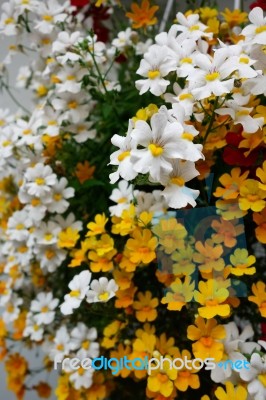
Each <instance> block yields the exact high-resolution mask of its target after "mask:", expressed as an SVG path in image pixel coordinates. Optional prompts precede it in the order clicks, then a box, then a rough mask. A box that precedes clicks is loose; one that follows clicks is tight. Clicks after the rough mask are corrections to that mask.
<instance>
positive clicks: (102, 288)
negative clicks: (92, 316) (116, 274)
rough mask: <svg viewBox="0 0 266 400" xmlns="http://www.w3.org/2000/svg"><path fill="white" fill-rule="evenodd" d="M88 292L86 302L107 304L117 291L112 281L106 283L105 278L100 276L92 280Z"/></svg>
mask: <svg viewBox="0 0 266 400" xmlns="http://www.w3.org/2000/svg"><path fill="white" fill-rule="evenodd" d="M90 287H91V288H90V290H89V291H88V292H87V302H88V303H97V302H104V303H105V302H107V301H108V300H110V299H111V298H112V297H114V296H115V292H116V291H117V290H118V286H117V284H116V283H115V280H114V279H111V280H110V281H108V279H107V278H105V277H104V276H102V277H101V278H99V280H98V279H94V280H93V281H92V282H91V285H90Z"/></svg>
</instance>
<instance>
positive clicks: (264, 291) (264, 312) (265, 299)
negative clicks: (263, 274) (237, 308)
mask: <svg viewBox="0 0 266 400" xmlns="http://www.w3.org/2000/svg"><path fill="white" fill-rule="evenodd" d="M251 289H252V293H253V294H254V296H249V297H248V299H249V301H252V303H255V304H257V306H258V307H259V312H260V314H261V316H262V317H264V318H266V285H265V283H264V282H262V281H258V282H257V284H255V283H253V285H252V288H251Z"/></svg>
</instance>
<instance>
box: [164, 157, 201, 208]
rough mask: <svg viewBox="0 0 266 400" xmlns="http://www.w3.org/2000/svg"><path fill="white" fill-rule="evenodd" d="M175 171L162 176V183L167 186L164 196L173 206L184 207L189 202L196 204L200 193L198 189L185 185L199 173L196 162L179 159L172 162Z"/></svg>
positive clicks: (169, 204) (170, 205)
mask: <svg viewBox="0 0 266 400" xmlns="http://www.w3.org/2000/svg"><path fill="white" fill-rule="evenodd" d="M172 165H173V171H172V172H171V173H170V174H169V175H165V176H164V177H162V180H161V183H162V184H163V185H164V186H165V189H164V190H163V191H162V196H163V197H164V198H165V201H166V203H167V204H168V206H169V207H172V208H183V207H186V206H187V205H188V204H190V205H192V206H193V207H195V206H196V202H195V199H196V198H197V197H198V195H199V191H198V190H193V189H190V188H188V187H187V186H185V183H186V182H188V181H190V180H191V179H193V178H195V177H196V176H198V175H199V172H198V171H197V170H196V168H195V164H194V163H193V162H190V161H183V160H177V161H173V162H172Z"/></svg>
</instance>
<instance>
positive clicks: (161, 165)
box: [131, 110, 202, 182]
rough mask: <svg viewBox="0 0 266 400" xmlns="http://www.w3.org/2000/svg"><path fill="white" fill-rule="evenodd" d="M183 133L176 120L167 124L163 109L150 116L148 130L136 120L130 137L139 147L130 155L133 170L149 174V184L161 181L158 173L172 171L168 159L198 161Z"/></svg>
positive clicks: (160, 174)
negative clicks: (150, 181)
mask: <svg viewBox="0 0 266 400" xmlns="http://www.w3.org/2000/svg"><path fill="white" fill-rule="evenodd" d="M183 133H184V128H183V126H182V125H181V124H180V123H179V122H177V121H175V122H169V121H168V119H167V112H164V111H163V110H162V112H159V113H157V114H154V115H153V116H152V117H151V128H150V126H149V125H148V124H147V122H145V121H137V122H136V125H135V129H134V130H133V131H132V134H131V136H132V139H133V140H134V141H135V142H136V143H137V144H138V145H140V146H142V148H141V149H136V150H132V152H131V154H132V156H131V160H132V163H133V168H134V170H135V171H137V172H140V173H142V174H146V173H149V174H150V179H151V180H152V181H154V182H161V176H162V174H169V173H170V172H171V171H172V169H173V167H172V164H171V160H175V159H185V160H191V161H196V160H198V159H199V158H201V157H202V155H201V153H199V151H198V149H197V147H196V146H195V147H193V146H194V145H193V144H192V143H191V142H190V141H189V140H187V139H186V136H185V137H183Z"/></svg>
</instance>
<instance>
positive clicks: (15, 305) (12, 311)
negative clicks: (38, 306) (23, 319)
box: [3, 293, 23, 324]
mask: <svg viewBox="0 0 266 400" xmlns="http://www.w3.org/2000/svg"><path fill="white" fill-rule="evenodd" d="M21 304H23V300H22V298H20V297H18V295H17V294H16V293H15V294H13V295H12V296H11V298H10V299H9V301H8V302H7V303H6V304H5V311H4V312H3V320H4V322H5V323H6V324H9V323H10V322H13V321H15V320H16V319H17V318H18V316H19V313H20V308H19V306H20V305H21Z"/></svg>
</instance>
